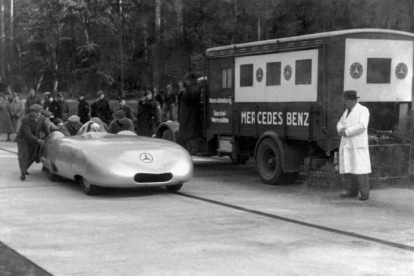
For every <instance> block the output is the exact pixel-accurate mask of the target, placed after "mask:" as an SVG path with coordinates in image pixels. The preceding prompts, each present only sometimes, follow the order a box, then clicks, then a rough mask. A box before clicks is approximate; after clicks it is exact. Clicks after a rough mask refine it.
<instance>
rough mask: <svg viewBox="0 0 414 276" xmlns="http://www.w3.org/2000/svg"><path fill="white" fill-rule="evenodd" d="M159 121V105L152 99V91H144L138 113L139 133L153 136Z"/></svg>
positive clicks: (140, 97)
mask: <svg viewBox="0 0 414 276" xmlns="http://www.w3.org/2000/svg"><path fill="white" fill-rule="evenodd" d="M156 121H157V106H156V105H155V103H154V102H153V101H152V93H151V91H144V92H142V93H141V94H140V96H139V101H138V114H137V134H138V135H142V136H148V137H151V136H152V135H153V134H154V129H155V124H156Z"/></svg>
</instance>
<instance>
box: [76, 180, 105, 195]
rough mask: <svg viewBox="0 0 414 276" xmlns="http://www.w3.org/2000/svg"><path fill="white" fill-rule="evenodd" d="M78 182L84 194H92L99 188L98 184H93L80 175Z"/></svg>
mask: <svg viewBox="0 0 414 276" xmlns="http://www.w3.org/2000/svg"><path fill="white" fill-rule="evenodd" d="M80 184H81V186H82V189H83V191H84V192H85V194H86V195H89V196H93V195H96V194H98V193H99V192H100V190H101V189H100V188H99V187H98V186H95V185H93V184H92V183H91V182H89V181H88V180H87V179H86V178H84V177H82V178H81V180H80Z"/></svg>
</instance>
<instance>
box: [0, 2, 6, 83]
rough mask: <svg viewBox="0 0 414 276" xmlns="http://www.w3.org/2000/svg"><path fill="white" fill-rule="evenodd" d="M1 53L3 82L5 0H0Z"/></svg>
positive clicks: (4, 67) (4, 64) (4, 75)
mask: <svg viewBox="0 0 414 276" xmlns="http://www.w3.org/2000/svg"><path fill="white" fill-rule="evenodd" d="M0 44H1V45H0V46H1V49H0V55H1V77H2V80H3V83H4V82H5V78H6V58H5V56H4V53H5V51H4V48H5V46H6V45H5V34H4V0H0Z"/></svg>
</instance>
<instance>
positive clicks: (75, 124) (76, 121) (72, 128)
mask: <svg viewBox="0 0 414 276" xmlns="http://www.w3.org/2000/svg"><path fill="white" fill-rule="evenodd" d="M63 126H64V127H65V128H66V129H67V130H68V132H69V133H70V135H72V136H73V135H76V134H77V133H78V131H79V129H80V128H81V127H82V124H81V123H80V118H79V116H77V115H72V116H70V117H69V119H68V121H67V122H65V123H64V124H63Z"/></svg>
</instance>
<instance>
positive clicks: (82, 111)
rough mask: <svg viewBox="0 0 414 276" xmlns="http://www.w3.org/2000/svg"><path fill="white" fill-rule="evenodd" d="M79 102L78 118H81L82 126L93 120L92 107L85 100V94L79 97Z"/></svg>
mask: <svg viewBox="0 0 414 276" xmlns="http://www.w3.org/2000/svg"><path fill="white" fill-rule="evenodd" d="M78 102H79V103H78V116H79V118H80V122H81V123H82V124H84V123H86V122H89V120H90V119H91V118H90V117H89V113H90V111H91V107H90V106H89V103H88V102H87V101H86V100H85V95H84V94H80V95H79V98H78Z"/></svg>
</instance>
